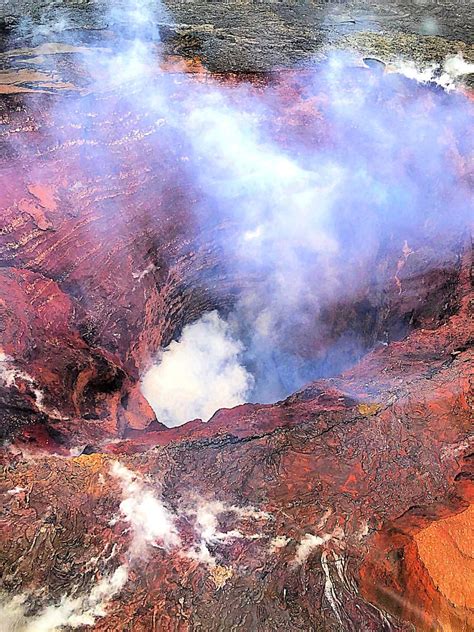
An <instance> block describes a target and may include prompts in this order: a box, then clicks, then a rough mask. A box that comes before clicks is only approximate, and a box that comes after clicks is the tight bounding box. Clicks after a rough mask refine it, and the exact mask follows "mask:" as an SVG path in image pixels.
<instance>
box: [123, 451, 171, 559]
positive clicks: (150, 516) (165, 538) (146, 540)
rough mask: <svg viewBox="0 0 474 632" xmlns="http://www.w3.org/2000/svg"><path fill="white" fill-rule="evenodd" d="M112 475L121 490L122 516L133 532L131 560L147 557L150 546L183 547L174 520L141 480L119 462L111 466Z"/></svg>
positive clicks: (167, 548)
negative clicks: (116, 479)
mask: <svg viewBox="0 0 474 632" xmlns="http://www.w3.org/2000/svg"><path fill="white" fill-rule="evenodd" d="M111 473H112V474H113V476H115V477H116V478H118V479H119V481H120V483H121V486H122V495H123V500H122V502H121V503H120V512H121V514H122V518H123V520H124V521H125V522H127V523H129V524H130V527H131V529H132V534H133V539H132V545H131V549H130V554H131V556H132V558H134V557H140V556H142V555H144V554H145V552H146V545H147V544H150V545H152V546H162V547H163V548H164V549H166V550H170V549H172V548H175V547H177V546H180V544H181V539H180V537H179V535H178V531H177V529H176V525H175V516H174V515H173V513H172V512H171V511H170V510H169V509H168V508H167V507H166V506H165V505H164V504H163V503H162V502H161V500H159V499H158V498H156V497H155V495H154V494H153V492H152V491H151V490H150V489H147V488H146V486H145V485H144V483H143V482H142V481H141V480H140V478H139V476H138V475H137V474H134V473H133V472H131V471H130V470H129V469H127V468H126V467H125V466H124V465H122V464H121V463H119V462H117V461H114V463H113V464H112V467H111Z"/></svg>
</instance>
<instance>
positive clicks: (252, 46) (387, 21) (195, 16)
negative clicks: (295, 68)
mask: <svg viewBox="0 0 474 632" xmlns="http://www.w3.org/2000/svg"><path fill="white" fill-rule="evenodd" d="M105 6H107V5H106V3H104V2H91V1H87V2H77V1H74V0H62V1H59V2H54V3H51V2H49V1H45V0H43V1H42V2H31V1H30V0H21V1H17V2H15V3H11V2H8V1H7V2H3V3H0V20H3V24H4V34H5V37H4V38H3V42H4V45H9V46H12V45H13V43H14V42H18V41H21V42H23V43H24V42H25V40H26V41H28V42H30V44H31V43H32V42H36V43H38V42H41V41H51V40H54V41H58V40H59V41H61V40H63V41H66V42H67V41H69V42H71V41H72V42H74V43H76V42H77V40H78V38H79V39H81V38H83V39H84V40H85V41H87V40H89V41H90V40H91V39H92V40H93V39H94V37H95V35H96V34H97V32H98V31H101V30H102V31H107V30H111V31H120V32H122V33H123V32H124V33H125V34H127V26H128V25H127V24H126V21H124V20H123V18H122V19H121V17H120V11H119V10H118V9H119V8H120V6H121V3H120V2H118V3H114V7H115V9H116V11H115V13H114V15H112V16H110V15H108V17H106V18H104V14H105V12H104V7H105ZM165 6H166V9H167V10H168V11H167V12H166V11H163V10H158V11H157V23H158V24H159V25H160V34H161V38H162V39H163V41H164V42H165V43H166V45H167V48H168V52H173V53H177V54H182V55H185V56H187V57H193V56H198V57H200V58H201V59H203V60H204V61H205V63H206V64H207V65H208V66H209V67H210V68H211V69H213V70H219V71H229V70H235V71H238V72H242V71H258V70H273V69H274V68H275V67H288V66H292V65H293V64H294V63H298V62H304V61H305V60H308V59H309V58H311V57H313V56H314V55H320V54H321V47H322V46H323V47H324V46H330V45H339V46H341V45H342V46H345V47H347V46H348V45H349V46H355V47H356V48H358V49H360V50H362V51H364V52H366V53H368V54H380V55H384V56H387V55H388V56H391V55H395V54H396V55H399V54H402V55H405V56H407V57H409V58H415V59H418V60H424V61H432V60H433V59H436V60H438V61H439V60H441V59H443V58H444V57H445V56H446V54H448V53H453V52H454V53H456V52H458V50H462V51H464V53H465V55H466V56H467V57H468V58H471V59H472V57H473V53H472V44H473V43H474V27H473V24H474V9H473V7H472V3H470V2H460V1H457V0H450V2H442V3H440V2H433V1H429V0H428V1H426V2H407V1H406V0H398V1H397V2H388V1H387V2H384V1H379V2H371V3H367V2H363V1H361V0H347V1H344V0H342V1H334V2H331V1H329V2H326V1H319V2H318V1H314V2H289V3H286V2H277V1H274V2H273V1H271V0H269V1H264V2H243V1H241V2H238V1H234V2H225V3H221V2H199V1H192V2H180V1H176V0H168V2H166V3H165ZM38 26H39V27H41V28H38ZM32 34H34V35H33V36H32ZM11 37H13V40H10V38H11Z"/></svg>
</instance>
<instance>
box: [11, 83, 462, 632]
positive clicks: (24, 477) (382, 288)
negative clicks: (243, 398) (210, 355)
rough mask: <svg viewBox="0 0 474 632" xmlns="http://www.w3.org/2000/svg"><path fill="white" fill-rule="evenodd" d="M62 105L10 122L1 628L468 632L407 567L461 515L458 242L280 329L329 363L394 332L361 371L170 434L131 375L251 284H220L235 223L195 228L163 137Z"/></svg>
mask: <svg viewBox="0 0 474 632" xmlns="http://www.w3.org/2000/svg"><path fill="white" fill-rule="evenodd" d="M285 85H286V88H285ZM174 89H175V90H176V95H175V98H179V95H180V91H183V90H185V89H186V80H185V79H184V78H183V77H180V76H177V78H176V82H175V84H174ZM255 89H256V90H258V89H260V86H259V82H256V85H255ZM274 89H275V91H276V92H278V91H280V92H281V93H282V94H283V97H284V98H283V97H282V99H283V102H285V99H286V100H287V108H283V111H282V113H281V115H280V119H279V120H278V121H277V122H276V123H275V129H274V130H273V131H274V133H275V134H279V135H281V136H282V137H283V136H285V135H287V136H291V134H290V133H289V131H288V130H289V129H290V128H291V127H292V126H293V127H295V128H296V133H297V134H301V135H304V133H306V134H307V137H308V139H310V138H313V139H314V138H316V137H320V138H322V137H323V135H324V125H323V124H322V123H321V120H322V114H321V113H320V112H319V104H318V102H314V101H311V102H310V103H308V102H306V101H304V99H303V101H302V103H301V106H300V107H298V105H295V99H294V98H293V95H294V94H296V95H298V85H297V82H296V86H294V85H293V84H292V76H291V75H289V76H288V78H286V79H285V80H281V82H280V84H278V82H277V85H276V87H275V88H274ZM285 90H286V91H285ZM321 100H322V101H324V95H322V96H321ZM296 101H297V99H296ZM61 105H63V103H61ZM57 106H58V102H57V101H56V100H55V99H54V98H53V99H49V100H46V99H45V100H44V101H42V102H41V103H39V102H36V101H29V100H28V98H25V99H23V100H21V101H20V100H17V99H16V98H14V97H11V98H10V100H8V101H4V102H3V103H2V108H3V110H2V122H3V124H4V126H3V127H2V130H3V131H2V132H0V133H1V134H2V136H3V138H2V140H3V142H5V143H6V142H7V141H8V147H9V151H10V152H11V153H10V155H8V156H7V155H6V154H5V158H4V159H3V163H2V164H1V171H0V181H1V185H2V186H1V188H0V204H1V208H2V214H1V217H0V222H1V233H0V259H1V262H2V268H1V271H0V309H1V315H2V320H1V333H2V343H1V344H2V356H1V358H2V361H1V367H2V368H1V370H2V376H3V377H2V382H1V384H0V398H1V400H0V404H1V410H0V412H1V415H2V417H1V423H2V431H3V433H4V436H5V437H6V438H8V439H9V441H10V444H9V445H8V446H7V447H5V449H4V450H3V452H2V459H3V462H4V466H5V468H4V478H3V480H2V492H3V497H2V498H3V521H4V525H5V527H6V528H5V529H3V530H2V532H1V535H0V549H1V554H2V561H3V569H2V573H3V574H2V587H3V589H4V591H5V592H6V593H7V594H8V595H10V598H11V596H12V595H18V594H22V595H25V599H26V601H25V603H24V604H23V606H21V608H20V607H19V608H20V611H19V614H18V613H17V614H16V615H15V616H18V617H21V616H23V615H22V612H23V614H26V615H27V616H28V617H30V619H29V621H30V622H31V621H33V622H34V621H36V619H35V617H38V616H41V615H42V613H44V608H45V607H46V605H50V604H58V603H60V601H61V599H62V598H64V597H65V596H66V597H69V598H71V599H76V600H79V601H78V602H77V601H76V606H74V608H78V607H79V606H77V603H80V604H81V612H82V611H88V612H89V611H90V610H91V609H92V610H94V607H96V610H95V611H94V616H93V617H92V619H93V625H94V629H95V630H104V631H105V630H121V629H124V630H125V629H132V628H133V630H134V631H135V630H137V631H140V630H200V629H201V630H232V629H243V630H282V629H288V630H295V631H296V630H341V629H345V630H367V631H369V630H373V631H374V632H375V631H379V630H409V629H411V623H414V624H415V625H416V626H417V627H418V628H419V629H422V630H423V629H426V630H429V629H432V628H433V625H438V623H440V622H442V623H443V624H444V622H445V621H449V625H451V627H452V629H454V630H457V629H463V627H462V626H464V628H466V627H467V626H468V625H469V624H470V622H472V608H471V605H470V603H469V604H468V603H467V602H466V603H465V604H464V605H462V607H460V608H456V607H454V608H453V606H452V604H450V603H448V602H449V601H450V599H451V598H452V592H451V591H450V589H448V588H447V587H446V586H447V583H446V582H445V583H443V577H442V574H443V571H442V570H441V571H440V570H439V567H438V566H437V563H436V556H432V557H431V558H430V559H428V558H429V555H428V554H427V553H426V550H424V551H423V550H422V542H423V538H424V536H423V532H424V530H426V529H428V528H430V525H431V526H432V525H433V524H436V521H438V520H441V521H442V520H444V519H446V518H447V517H449V516H452V515H454V514H458V513H460V512H461V511H463V510H465V509H466V508H467V507H468V504H469V503H470V502H472V495H471V494H472V404H473V401H472V384H471V383H470V379H471V378H472V366H473V350H472V339H473V319H472V297H473V294H472V278H471V271H472V249H471V244H470V243H467V241H466V236H465V235H463V234H459V235H456V236H455V237H453V238H452V239H450V240H448V239H446V240H444V241H443V240H441V238H440V232H439V230H440V229H439V227H436V226H435V228H433V227H432V226H431V225H430V226H428V227H427V229H426V230H427V234H426V240H425V241H424V243H423V244H422V245H421V244H415V245H413V247H412V246H411V245H408V244H406V245H405V246H403V241H404V239H402V242H401V243H400V240H399V239H397V240H393V241H392V242H390V243H389V244H388V246H387V248H386V250H384V251H383V255H382V256H381V257H379V258H376V259H375V260H373V259H370V258H368V259H367V260H361V262H360V273H361V276H362V278H366V277H365V276H364V275H365V274H366V275H367V281H366V282H365V283H363V284H362V285H361V288H360V289H359V290H358V292H357V293H356V296H355V297H352V298H351V299H347V301H343V300H342V299H341V298H340V297H339V298H338V300H335V301H333V302H331V303H330V304H329V306H328V307H327V309H326V313H325V314H323V316H322V317H323V322H324V325H325V326H324V327H323V328H322V333H318V332H316V333H314V332H306V331H302V332H295V336H297V335H299V336H300V337H301V341H302V344H303V343H305V344H307V346H308V353H310V352H311V353H315V354H320V355H321V356H322V357H324V354H328V353H330V349H331V348H332V344H333V343H334V341H336V340H338V339H339V337H341V336H342V335H343V334H344V332H345V331H347V330H348V329H349V328H350V329H351V331H354V332H355V334H356V335H357V336H358V340H359V341H361V342H364V343H365V345H366V346H370V345H371V344H373V343H374V342H375V341H376V340H380V339H381V334H382V332H389V334H390V335H389V336H388V344H381V345H379V346H378V348H376V349H374V350H373V351H371V352H370V353H368V354H367V355H366V356H365V357H364V358H362V360H361V361H360V362H359V363H357V364H356V365H355V366H354V367H353V368H352V369H350V370H348V371H346V372H345V373H343V374H342V375H341V376H339V377H334V378H328V379H325V380H318V381H315V382H313V383H311V384H309V385H308V386H306V387H305V388H303V389H301V390H300V391H298V392H297V393H295V394H293V395H292V396H290V397H289V398H287V399H286V400H284V401H282V402H278V403H276V404H268V405H260V404H245V405H242V406H238V407H236V408H234V409H232V410H221V411H218V412H217V413H216V414H215V416H214V417H213V419H212V420H211V421H210V422H209V423H207V424H203V423H201V422H200V421H199V420H195V421H193V422H190V423H188V424H186V425H184V426H182V427H179V428H174V429H165V428H164V427H162V426H161V425H160V424H159V423H158V421H157V420H155V418H154V415H153V412H152V410H151V409H150V407H149V406H148V404H147V403H146V402H145V401H144V399H143V397H142V395H141V393H140V390H139V378H140V375H141V373H142V372H143V370H145V369H146V368H147V367H148V365H149V363H150V359H151V358H152V356H153V354H154V353H156V351H157V350H158V349H159V348H160V346H163V345H166V344H168V343H169V341H170V340H171V339H172V337H173V336H174V335H175V334H176V333H177V332H179V330H180V328H181V327H182V326H183V324H185V323H187V322H191V321H193V320H194V319H196V318H197V317H198V316H199V315H200V314H202V313H203V312H204V311H207V310H209V309H212V308H216V307H219V308H221V309H222V310H224V311H225V310H226V309H229V308H230V307H231V306H232V304H233V302H234V301H235V300H236V297H238V294H239V289H240V288H241V287H242V285H245V284H246V283H252V282H253V279H251V278H250V279H241V278H233V277H232V275H231V274H230V273H228V271H226V269H225V267H223V266H222V265H221V264H222V262H221V260H220V257H221V256H222V253H220V252H219V248H218V246H217V242H218V240H217V235H218V234H220V233H221V232H222V231H226V230H228V231H229V233H228V234H230V235H232V230H231V228H229V227H228V226H223V225H214V224H212V223H210V224H209V230H208V232H207V233H206V234H201V233H199V231H198V226H197V224H196V222H195V218H194V215H193V213H192V209H193V208H194V205H195V204H196V200H198V199H199V195H200V194H202V192H201V191H199V190H198V187H197V185H196V184H195V183H194V181H193V180H192V178H189V177H188V176H189V174H187V172H186V160H185V158H186V147H184V146H176V145H173V144H172V143H169V142H168V141H169V136H168V134H169V133H170V130H169V129H168V123H167V122H166V121H163V120H156V118H153V116H152V115H151V114H150V113H148V112H147V111H146V109H144V110H143V111H140V112H138V113H137V112H132V111H130V109H129V108H128V106H127V103H126V101H125V100H120V99H118V98H116V97H115V96H113V95H96V96H91V97H90V98H89V100H87V99H85V100H84V101H81V102H80V103H79V102H78V101H77V100H73V101H70V102H68V105H67V108H68V112H67V114H68V116H67V117H65V116H64V113H63V112H62V111H61V112H60V108H59V107H57ZM64 107H66V106H64ZM79 109H80V116H79ZM98 111H100V112H101V113H102V114H101V116H100V117H98V116H97V112H98ZM308 120H313V127H312V128H311V129H309V130H308V129H307V127H306V124H307V121H308ZM76 121H77V122H76ZM86 122H87V124H86ZM58 129H59V138H60V141H59V142H58V141H57V139H58ZM53 130H54V132H55V133H54V134H53V133H52V131H53ZM12 137H13V140H14V142H12ZM290 141H291V139H288V142H290ZM308 142H309V140H308ZM157 148H158V150H159V151H158V150H157ZM102 151H104V152H105V151H107V155H108V156H112V160H107V161H102V160H101V155H102V154H101V152H102ZM12 154H16V155H12ZM163 173H166V174H167V178H166V179H164V178H162V177H161V174H163ZM173 183H174V184H173ZM176 183H179V185H180V186H177V185H176ZM183 183H185V184H186V186H184V184H183ZM181 185H183V186H181ZM431 230H432V232H430V231H431ZM437 231H438V232H437ZM197 233H199V234H197ZM437 250H438V251H439V252H436V251H437ZM435 252H436V255H437V256H436V261H437V262H438V266H437V267H436V268H433V266H432V265H430V263H432V262H433V256H434V254H433V253H435ZM374 269H375V272H374V273H373V274H372V273H371V271H373V270H374ZM369 273H370V274H369ZM368 313H370V314H372V316H373V318H369V317H368V316H367V314H368ZM306 333H307V334H308V335H307V336H306ZM70 449H72V453H71V452H70ZM78 452H82V454H80V456H71V454H76V455H77V454H78ZM117 462H118V463H120V464H121V465H122V466H124V467H126V468H127V469H128V473H127V471H126V470H125V471H124V470H123V468H120V467H119V466H117V465H114V463H117ZM133 473H135V474H136V476H137V477H136V478H134V476H133ZM141 503H143V504H141ZM163 507H164V508H163ZM200 511H201V512H204V514H205V515H204V517H202V516H201V518H200V513H199V512H200ZM200 519H201V522H199V520H200ZM162 523H164V524H165V526H166V529H164V530H162V531H160V532H159V537H158V535H157V533H158V531H157V530H159V529H161V528H162ZM137 525H138V526H137ZM453 528H454V527H453ZM463 528H465V527H464V526H463ZM209 533H210V535H209ZM206 534H207V535H206ZM148 536H149V537H148ZM138 540H139V541H138ZM433 560H434V561H433ZM435 568H436V570H434V569H435ZM117 570H119V571H123V572H126V581H123V582H122V583H120V587H119V588H116V589H114V590H112V588H111V587H110V586H111V581H112V580H111V579H110V578H111V576H112V573H113V572H114V571H117ZM430 573H432V574H430ZM101 582H106V586H107V587H108V590H103V589H102V592H101V591H97V590H95V594H96V595H97V593H98V592H100V597H101V607H100V608H99V607H98V606H97V603H95V602H93V597H92V596H91V595H93V594H94V589H97V586H103V584H101ZM107 582H109V583H107ZM40 589H43V590H42V591H41V590H40ZM438 589H439V591H438ZM437 591H438V592H437ZM7 599H8V598H7ZM4 601H5V600H4ZM102 601H103V602H105V605H103V607H102ZM63 603H64V600H63ZM91 604H92V605H91ZM456 605H457V604H454V606H456ZM12 607H13V606H12V605H11V603H10V606H9V608H10V610H8V608H7V612H10V611H11V608H12ZM73 611H74V609H73ZM74 612H75V611H74ZM426 612H429V613H430V614H429V616H425V615H424V614H423V613H426ZM420 613H421V614H420ZM82 623H83V624H84V625H85V624H86V623H87V621H86V622H85V623H84V621H82ZM32 625H34V623H33V624H32ZM446 625H447V624H446ZM30 629H31V628H30Z"/></svg>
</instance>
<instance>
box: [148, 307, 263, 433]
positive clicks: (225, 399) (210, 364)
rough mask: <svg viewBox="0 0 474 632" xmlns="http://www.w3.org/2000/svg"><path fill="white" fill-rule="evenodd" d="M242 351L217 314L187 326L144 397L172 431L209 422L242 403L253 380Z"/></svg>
mask: <svg viewBox="0 0 474 632" xmlns="http://www.w3.org/2000/svg"><path fill="white" fill-rule="evenodd" d="M242 351H243V347H242V344H241V343H240V342H239V341H238V340H236V339H235V338H234V337H233V336H232V333H231V329H230V327H229V325H228V324H227V323H226V322H225V321H224V320H223V319H222V318H220V317H219V315H218V314H217V312H211V313H208V314H205V315H204V316H202V317H201V318H200V319H199V320H198V321H196V322H195V323H193V324H191V325H187V326H186V327H185V328H184V329H183V333H182V335H181V338H180V340H179V342H178V341H174V342H172V343H171V344H170V345H169V347H167V348H166V349H165V350H164V351H162V353H161V354H160V357H159V358H158V362H157V364H156V365H154V366H153V367H152V368H151V369H149V370H148V372H147V373H146V374H145V375H144V377H143V381H142V391H143V394H144V396H145V397H146V399H147V400H148V402H149V403H150V405H151V406H152V408H153V410H154V411H155V413H156V416H157V418H158V420H159V421H161V422H162V423H164V424H166V425H167V426H178V425H181V424H183V423H185V422H186V421H189V420H191V419H195V418H200V419H202V420H203V421H208V420H209V418H210V417H211V416H212V415H213V414H214V412H215V411H216V410H217V409H219V408H230V407H232V406H237V405H238V404H241V403H243V402H244V401H245V400H246V397H247V395H248V393H249V391H250V389H251V387H252V384H253V378H252V376H251V375H250V373H248V372H247V370H246V369H245V368H244V367H243V366H242V364H241V361H240V357H241V354H242Z"/></svg>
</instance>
